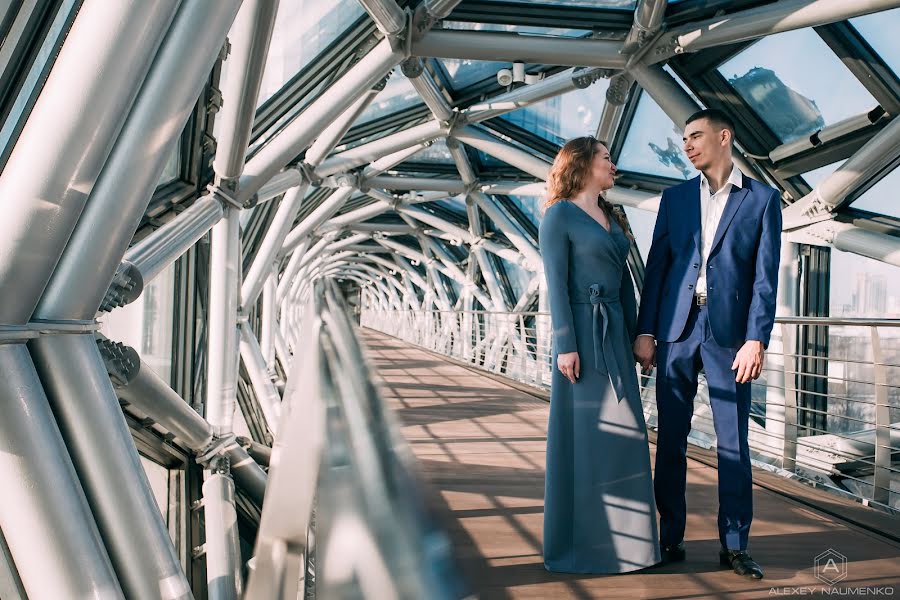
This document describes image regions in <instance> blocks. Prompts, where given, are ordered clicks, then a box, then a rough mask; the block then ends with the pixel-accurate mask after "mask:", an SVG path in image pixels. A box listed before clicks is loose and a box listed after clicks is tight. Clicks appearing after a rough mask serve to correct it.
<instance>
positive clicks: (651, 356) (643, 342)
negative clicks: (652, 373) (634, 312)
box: [634, 335, 656, 372]
mask: <svg viewBox="0 0 900 600" xmlns="http://www.w3.org/2000/svg"><path fill="white" fill-rule="evenodd" d="M634 358H635V359H636V360H637V361H638V362H639V363H640V365H641V370H643V371H645V372H646V371H649V370H650V369H652V368H653V365H655V364H656V340H655V339H654V338H653V337H652V336H649V335H639V336H638V337H637V339H636V340H634Z"/></svg>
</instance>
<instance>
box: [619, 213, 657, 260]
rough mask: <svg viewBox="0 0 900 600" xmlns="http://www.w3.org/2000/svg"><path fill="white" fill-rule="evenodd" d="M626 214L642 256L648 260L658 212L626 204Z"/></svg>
mask: <svg viewBox="0 0 900 600" xmlns="http://www.w3.org/2000/svg"><path fill="white" fill-rule="evenodd" d="M624 208H625V216H627V217H628V224H629V225H631V232H632V233H633V234H634V241H635V242H636V243H637V247H638V252H640V253H641V258H642V259H644V262H645V263H646V262H647V254H649V253H650V242H652V241H653V228H654V227H656V213H655V212H650V211H649V210H643V209H640V208H633V207H631V206H625V207H624Z"/></svg>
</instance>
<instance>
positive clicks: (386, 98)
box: [355, 68, 422, 125]
mask: <svg viewBox="0 0 900 600" xmlns="http://www.w3.org/2000/svg"><path fill="white" fill-rule="evenodd" d="M416 104H422V101H421V100H420V99H419V94H418V92H416V90H415V88H414V87H413V86H412V84H411V83H410V82H409V79H407V78H406V76H405V75H404V74H403V73H401V72H400V69H399V68H397V69H394V74H393V75H391V78H390V79H388V81H387V85H386V86H385V87H384V89H383V90H382V91H381V92H380V93H379V94H378V95H377V96H375V99H374V100H372V103H371V104H369V106H368V107H367V108H366V110H365V111H364V112H363V114H362V115H360V117H359V119H357V121H356V123H355V124H357V125H358V124H360V123H366V122H368V121H372V120H374V119H376V118H378V117H381V116H383V115H389V114H392V113H395V112H397V111H399V110H400V109H403V108H406V107H409V106H414V105H416Z"/></svg>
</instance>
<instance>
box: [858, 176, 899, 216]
mask: <svg viewBox="0 0 900 600" xmlns="http://www.w3.org/2000/svg"><path fill="white" fill-rule="evenodd" d="M898 186H900V169H894V170H893V171H891V172H890V173H888V174H887V175H886V176H884V177H882V178H881V181H879V182H878V183H876V184H875V185H873V186H872V187H871V188H869V189H868V190H867V191H866V193H865V194H863V195H862V196H860V197H859V198H857V199H856V200H854V201H853V203H852V204H850V206H852V207H853V208H858V209H860V210H868V211H871V212H874V213H879V214H882V215H887V216H889V217H897V218H900V202H898V197H897V196H898V192H897V190H898V189H900V188H898Z"/></svg>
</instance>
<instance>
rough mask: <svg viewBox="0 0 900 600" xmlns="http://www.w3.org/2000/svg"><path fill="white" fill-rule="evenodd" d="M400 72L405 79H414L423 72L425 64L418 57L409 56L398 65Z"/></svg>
mask: <svg viewBox="0 0 900 600" xmlns="http://www.w3.org/2000/svg"><path fill="white" fill-rule="evenodd" d="M400 72H402V73H403V74H404V75H405V76H406V77H407V79H415V78H416V77H419V76H420V75H422V73H424V72H425V62H424V61H423V60H422V59H421V58H419V57H418V56H410V57H409V58H407V59H406V60H404V61H403V62H402V63H400Z"/></svg>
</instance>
